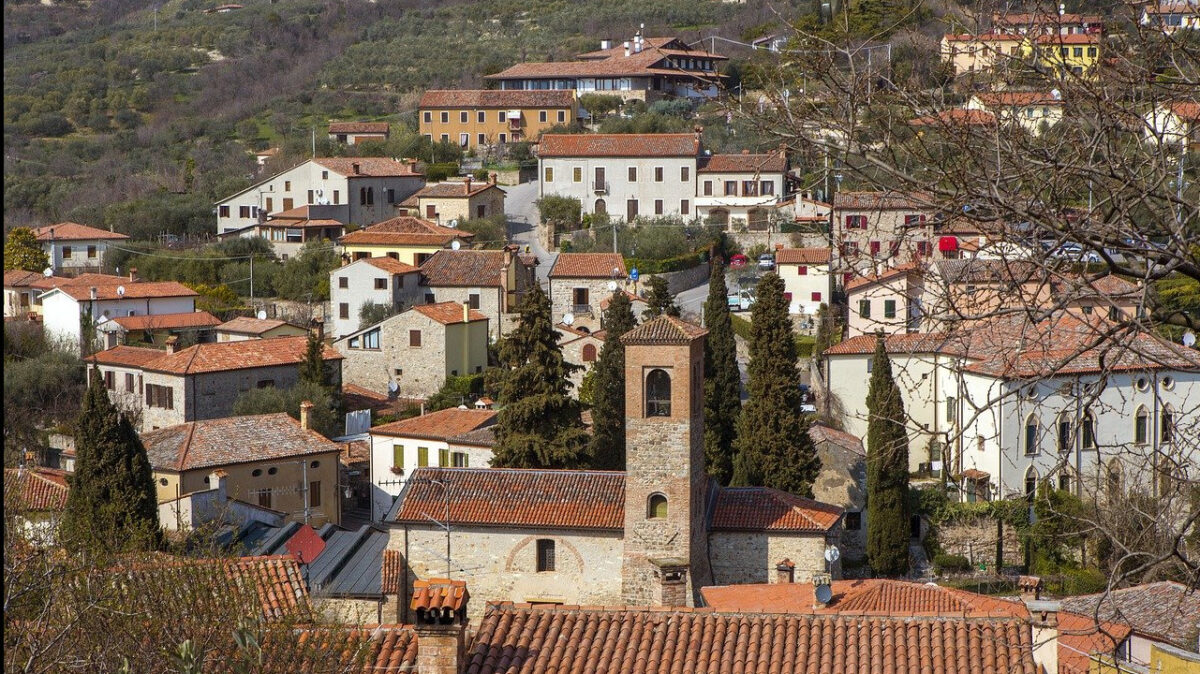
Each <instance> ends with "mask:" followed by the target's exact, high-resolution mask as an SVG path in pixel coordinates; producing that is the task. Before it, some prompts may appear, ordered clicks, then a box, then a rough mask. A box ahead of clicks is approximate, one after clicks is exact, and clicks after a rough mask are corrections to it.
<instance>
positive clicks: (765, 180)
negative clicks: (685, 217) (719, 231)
mask: <svg viewBox="0 0 1200 674" xmlns="http://www.w3.org/2000/svg"><path fill="white" fill-rule="evenodd" d="M787 171H788V160H787V155H786V154H785V153H784V152H783V151H779V152H775V153H770V154H750V153H749V152H748V151H747V152H743V153H741V154H713V155H705V156H703V157H700V158H699V159H698V160H697V167H696V215H697V216H699V217H700V218H703V219H704V220H705V221H706V222H711V223H716V224H722V225H725V226H726V227H727V228H728V229H730V230H731V231H735V230H739V229H749V230H750V231H752V232H753V231H764V230H766V229H768V228H769V227H770V226H771V223H772V221H774V220H777V219H778V217H777V213H778V209H779V208H780V206H781V204H782V202H783V201H784V197H785V196H786V192H787V185H786V183H785V180H784V175H786V174H787Z"/></svg>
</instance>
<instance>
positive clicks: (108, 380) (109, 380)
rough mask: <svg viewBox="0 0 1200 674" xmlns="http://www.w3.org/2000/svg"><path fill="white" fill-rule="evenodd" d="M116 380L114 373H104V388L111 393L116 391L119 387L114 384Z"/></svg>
mask: <svg viewBox="0 0 1200 674" xmlns="http://www.w3.org/2000/svg"><path fill="white" fill-rule="evenodd" d="M115 379H116V377H115V376H114V375H113V373H112V372H105V373H104V388H106V389H108V390H110V391H111V390H113V389H115V388H116V387H117V385H116V384H115V383H114V382H115Z"/></svg>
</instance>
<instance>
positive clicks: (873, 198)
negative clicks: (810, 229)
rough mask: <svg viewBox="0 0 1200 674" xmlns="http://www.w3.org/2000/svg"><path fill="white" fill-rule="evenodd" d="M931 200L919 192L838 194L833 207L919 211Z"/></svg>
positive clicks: (930, 204)
mask: <svg viewBox="0 0 1200 674" xmlns="http://www.w3.org/2000/svg"><path fill="white" fill-rule="evenodd" d="M932 204H933V200H932V198H931V197H930V196H929V195H927V194H923V193H920V192H911V193H902V192H838V193H837V194H835V195H834V196H833V207H834V208H836V209H838V210H850V211H887V210H901V211H920V210H928V209H929V208H930V207H931V206H932Z"/></svg>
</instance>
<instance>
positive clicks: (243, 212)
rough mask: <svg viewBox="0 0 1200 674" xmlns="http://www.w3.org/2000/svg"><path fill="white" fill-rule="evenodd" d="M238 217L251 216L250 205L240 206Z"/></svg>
mask: <svg viewBox="0 0 1200 674" xmlns="http://www.w3.org/2000/svg"><path fill="white" fill-rule="evenodd" d="M238 217H239V218H248V217H250V207H249V206H238Z"/></svg>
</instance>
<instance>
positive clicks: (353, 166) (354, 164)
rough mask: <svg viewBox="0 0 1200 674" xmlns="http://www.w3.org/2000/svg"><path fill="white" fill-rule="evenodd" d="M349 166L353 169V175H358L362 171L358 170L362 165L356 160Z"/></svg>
mask: <svg viewBox="0 0 1200 674" xmlns="http://www.w3.org/2000/svg"><path fill="white" fill-rule="evenodd" d="M350 168H352V169H354V175H359V174H360V173H362V171H361V170H360V169H361V168H362V167H361V166H360V165H359V163H358V162H354V163H353V164H351V165H350Z"/></svg>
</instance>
